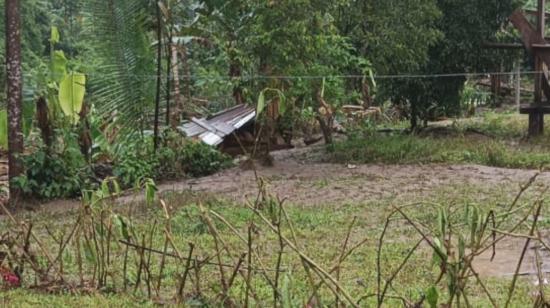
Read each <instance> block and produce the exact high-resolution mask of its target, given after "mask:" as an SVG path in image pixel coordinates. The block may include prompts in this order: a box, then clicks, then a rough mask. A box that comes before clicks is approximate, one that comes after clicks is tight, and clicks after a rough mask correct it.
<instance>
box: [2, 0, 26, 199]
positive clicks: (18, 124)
mask: <svg viewBox="0 0 550 308" xmlns="http://www.w3.org/2000/svg"><path fill="white" fill-rule="evenodd" d="M5 9H6V11H5V14H6V15H5V20H6V75H7V90H8V92H7V94H8V149H9V151H8V160H9V163H8V164H9V179H10V183H11V181H12V180H13V179H14V178H15V177H17V176H20V175H21V174H22V173H23V164H22V162H21V160H20V155H22V154H23V149H24V144H23V130H22V99H23V94H22V93H23V76H22V71H21V16H20V6H19V1H18V0H6V2H5ZM20 195H21V191H20V190H19V189H16V188H15V187H14V186H13V185H10V203H11V204H12V205H14V204H15V203H16V202H17V199H18V198H19V197H20Z"/></svg>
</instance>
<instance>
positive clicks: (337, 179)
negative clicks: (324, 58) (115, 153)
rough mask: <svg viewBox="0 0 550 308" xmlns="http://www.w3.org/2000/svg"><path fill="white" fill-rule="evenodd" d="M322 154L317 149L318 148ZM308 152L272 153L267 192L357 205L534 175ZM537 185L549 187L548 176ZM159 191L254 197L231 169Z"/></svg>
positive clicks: (248, 180) (250, 176)
mask: <svg viewBox="0 0 550 308" xmlns="http://www.w3.org/2000/svg"><path fill="white" fill-rule="evenodd" d="M320 151H321V150H320ZM307 155H310V152H304V151H303V150H292V151H284V152H278V153H274V156H275V165H274V166H273V167H269V168H268V167H261V166H260V167H258V176H260V177H262V178H264V179H266V181H267V183H268V185H269V189H270V191H271V192H272V193H274V194H277V195H279V196H280V197H281V198H286V199H287V200H288V202H290V203H294V204H300V205H309V206H313V205H319V204H337V203H348V204H349V203H357V202H362V201H369V200H376V199H380V198H383V197H390V196H398V195H403V196H406V195H410V194H421V193H423V192H427V191H431V190H434V189H436V188H439V187H445V186H451V187H452V186H455V185H457V186H460V185H462V186H464V185H468V184H470V185H476V186H484V187H490V186H493V185H507V184H509V185H510V192H511V193H512V192H516V191H517V190H518V184H520V183H522V182H525V181H526V180H528V179H529V178H530V177H531V176H533V175H534V174H535V173H536V171H534V170H518V169H502V168H492V167H485V166H478V165H359V166H350V165H341V164H324V163H316V162H311V159H310V158H308V157H307ZM540 182H544V183H548V184H550V173H543V174H542V175H541V176H540ZM159 189H160V191H162V192H168V191H182V190H186V189H191V190H194V191H204V192H208V193H214V194H217V195H220V196H223V197H225V198H229V199H231V200H235V201H242V200H243V198H245V197H246V196H253V195H255V194H256V193H257V185H256V180H255V175H254V172H253V171H251V170H242V169H241V168H238V167H237V168H233V169H230V170H226V171H224V172H221V173H219V174H216V175H212V176H209V177H205V178H200V179H194V180H188V181H184V182H178V183H167V184H162V185H160V186H159Z"/></svg>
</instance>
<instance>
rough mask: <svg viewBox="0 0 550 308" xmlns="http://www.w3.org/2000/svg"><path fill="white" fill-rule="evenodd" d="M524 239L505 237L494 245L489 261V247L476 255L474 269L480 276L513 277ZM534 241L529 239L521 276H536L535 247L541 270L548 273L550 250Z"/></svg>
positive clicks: (549, 271) (549, 268) (490, 251)
mask: <svg viewBox="0 0 550 308" xmlns="http://www.w3.org/2000/svg"><path fill="white" fill-rule="evenodd" d="M525 241H526V240H525V239H521V238H510V237H508V238H505V239H503V240H502V241H500V242H499V243H498V244H497V246H496V255H495V258H494V259H493V260H492V261H491V256H492V254H493V250H492V249H489V250H487V251H486V252H484V253H483V254H481V255H480V256H478V257H477V258H476V259H475V260H474V263H473V266H474V269H475V270H476V271H477V272H478V273H479V275H480V276H482V277H513V276H514V273H515V271H516V268H517V265H518V262H519V259H520V257H521V252H522V251H523V247H524V246H525ZM539 246H540V244H538V243H536V241H531V243H530V244H529V248H528V249H527V252H526V254H525V257H524V259H523V262H522V264H521V267H520V271H519V274H520V275H521V276H537V267H536V254H535V249H537V247H538V248H539V249H538V251H539V256H540V261H541V262H542V264H541V270H542V273H543V274H548V273H550V251H547V250H546V249H544V247H542V246H540V247H539Z"/></svg>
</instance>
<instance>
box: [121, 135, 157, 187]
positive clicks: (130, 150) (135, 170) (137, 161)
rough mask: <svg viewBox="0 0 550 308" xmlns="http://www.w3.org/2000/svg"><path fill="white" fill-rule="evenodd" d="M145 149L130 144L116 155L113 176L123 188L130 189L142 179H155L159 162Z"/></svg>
mask: <svg viewBox="0 0 550 308" xmlns="http://www.w3.org/2000/svg"><path fill="white" fill-rule="evenodd" d="M147 148H148V147H140V146H139V144H137V143H132V144H129V145H127V146H126V147H124V148H122V149H121V150H120V152H119V153H118V154H117V157H116V159H115V166H114V168H113V175H114V176H115V177H117V178H118V180H119V182H120V183H121V185H122V186H123V187H131V186H133V185H135V184H136V183H137V182H138V181H139V180H141V179H144V178H156V176H157V172H156V170H157V167H158V165H159V162H158V160H157V158H156V157H155V156H154V155H151V154H150V153H149V151H148V150H147Z"/></svg>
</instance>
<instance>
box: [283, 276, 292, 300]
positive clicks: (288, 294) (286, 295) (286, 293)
mask: <svg viewBox="0 0 550 308" xmlns="http://www.w3.org/2000/svg"><path fill="white" fill-rule="evenodd" d="M281 293H282V294H281V295H282V299H283V303H282V304H283V305H282V307H283V308H292V280H291V276H290V274H288V273H287V274H286V275H285V276H284V277H283V281H282V287H281Z"/></svg>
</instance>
